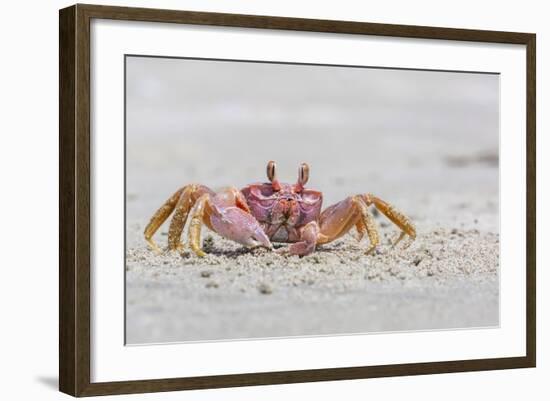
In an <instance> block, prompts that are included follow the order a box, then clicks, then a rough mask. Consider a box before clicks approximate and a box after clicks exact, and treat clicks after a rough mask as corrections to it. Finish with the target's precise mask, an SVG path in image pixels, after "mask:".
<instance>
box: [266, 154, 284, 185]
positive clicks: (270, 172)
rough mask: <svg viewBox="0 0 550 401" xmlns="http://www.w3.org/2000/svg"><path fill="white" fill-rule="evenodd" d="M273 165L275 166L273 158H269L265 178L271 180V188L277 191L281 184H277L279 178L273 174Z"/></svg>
mask: <svg viewBox="0 0 550 401" xmlns="http://www.w3.org/2000/svg"><path fill="white" fill-rule="evenodd" d="M275 167H276V164H275V162H274V161H273V160H270V161H269V163H267V179H268V180H269V181H270V182H271V185H272V186H273V189H274V190H275V191H279V190H280V189H281V184H279V180H277V175H276V174H275Z"/></svg>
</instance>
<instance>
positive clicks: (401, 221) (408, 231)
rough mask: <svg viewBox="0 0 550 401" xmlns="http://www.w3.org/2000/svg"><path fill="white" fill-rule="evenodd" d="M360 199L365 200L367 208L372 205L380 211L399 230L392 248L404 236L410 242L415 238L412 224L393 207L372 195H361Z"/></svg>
mask: <svg viewBox="0 0 550 401" xmlns="http://www.w3.org/2000/svg"><path fill="white" fill-rule="evenodd" d="M361 197H362V198H363V199H364V200H365V203H366V204H367V206H370V205H372V204H374V206H375V207H376V208H377V209H378V210H380V212H382V213H383V214H384V216H386V217H387V218H388V219H390V220H391V221H392V222H393V223H394V224H395V225H396V226H397V227H399V228H400V229H401V233H400V234H399V237H398V238H397V240H396V241H395V242H394V243H393V246H396V245H397V244H398V243H399V242H400V241H401V240H402V239H403V238H404V237H405V235H408V236H409V237H410V238H411V239H412V240H414V239H415V238H416V228H415V227H414V224H413V223H412V222H411V220H410V219H409V218H408V217H407V216H405V215H404V214H403V213H402V212H400V211H399V210H397V209H396V208H395V207H394V206H392V205H390V204H389V203H388V202H386V201H383V200H382V199H380V198H378V197H376V196H374V195H372V194H365V195H361ZM409 245H410V244H409Z"/></svg>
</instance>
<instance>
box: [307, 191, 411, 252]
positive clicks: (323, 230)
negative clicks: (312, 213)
mask: <svg viewBox="0 0 550 401" xmlns="http://www.w3.org/2000/svg"><path fill="white" fill-rule="evenodd" d="M372 204H374V205H375V207H376V208H377V209H378V210H380V212H382V213H383V214H384V215H385V216H386V217H388V218H389V219H390V220H391V221H392V222H394V223H395V224H396V225H397V226H398V227H399V228H400V229H401V230H402V233H401V235H400V237H399V238H398V240H397V241H396V242H395V243H394V245H395V244H396V243H397V242H399V241H400V240H401V239H402V238H403V237H404V236H405V235H409V236H410V237H411V238H412V239H414V238H416V230H415V228H414V225H413V224H412V223H411V221H410V220H409V219H408V218H407V217H406V216H405V215H404V214H403V213H401V212H399V211H398V210H397V209H395V208H394V207H393V206H391V205H390V204H388V203H387V202H385V201H383V200H381V199H380V198H377V197H375V196H373V195H370V194H367V195H355V196H350V197H349V198H346V199H344V200H343V201H341V202H338V203H336V204H334V205H332V206H329V207H328V208H327V209H326V210H325V211H323V213H321V216H320V233H319V237H318V241H317V243H318V244H324V243H328V242H331V241H334V240H335V239H337V238H340V237H341V236H342V235H344V234H345V233H347V232H348V231H349V230H351V229H352V228H353V227H355V228H356V229H357V232H358V240H361V239H362V238H363V236H364V235H365V234H366V235H367V236H368V238H369V241H370V247H369V248H368V250H367V253H371V252H372V251H374V250H375V249H376V247H377V246H378V244H379V243H380V236H379V234H378V228H377V225H376V221H375V219H374V217H373V215H372V214H371V213H370V211H369V210H368V206H370V205H372Z"/></svg>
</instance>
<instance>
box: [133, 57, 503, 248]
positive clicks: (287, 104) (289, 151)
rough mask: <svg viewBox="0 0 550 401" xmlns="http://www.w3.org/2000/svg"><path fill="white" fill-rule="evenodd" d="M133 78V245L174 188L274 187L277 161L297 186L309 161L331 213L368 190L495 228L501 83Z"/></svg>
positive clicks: (138, 71) (306, 70) (198, 65)
mask: <svg viewBox="0 0 550 401" xmlns="http://www.w3.org/2000/svg"><path fill="white" fill-rule="evenodd" d="M126 77H127V82H126V91H127V92H126V113H127V132H126V151H127V154H126V157H127V158H126V163H127V188H126V194H127V218H128V219H127V228H128V229H129V235H128V240H129V245H130V246H132V245H135V244H137V243H136V241H139V242H138V243H139V244H141V238H140V237H141V236H140V235H138V237H137V238H136V237H135V236H134V235H132V233H133V232H141V229H142V227H143V225H144V224H145V223H146V222H147V221H148V219H149V217H150V216H151V214H152V213H153V212H154V210H155V209H156V208H157V207H158V206H160V205H161V203H162V202H164V200H165V199H166V198H167V197H168V196H169V195H170V194H172V193H173V192H174V191H175V190H176V189H177V188H179V187H181V186H183V185H185V184H188V183H194V182H198V183H202V184H205V185H208V186H210V187H211V188H213V189H216V188H220V187H223V186H229V185H234V186H237V187H242V186H244V185H246V184H247V183H251V182H257V181H264V180H265V165H266V163H267V161H268V160H275V161H277V163H278V173H279V177H280V179H282V180H284V181H290V182H294V181H295V180H296V177H297V169H298V165H299V164H300V163H301V162H303V161H305V162H308V163H309V164H310V166H311V174H310V182H309V185H308V186H309V187H313V188H316V189H319V190H322V191H323V192H324V195H325V205H329V204H331V203H333V202H336V201H338V200H341V199H343V198H345V197H346V196H348V195H351V194H355V193H362V192H363V193H364V192H372V193H375V194H377V195H379V196H380V197H382V198H384V199H386V200H388V201H390V202H392V203H394V204H396V205H397V206H399V207H400V208H401V209H403V210H405V211H406V212H407V213H408V214H409V215H411V216H412V217H414V218H415V219H416V220H417V221H422V220H423V219H432V220H436V222H438V223H440V224H446V223H448V221H447V220H449V219H452V220H453V222H454V223H456V220H457V219H460V218H461V216H462V217H464V222H463V223H462V224H463V225H464V224H466V225H467V224H468V223H470V222H471V221H472V220H473V219H477V217H474V216H479V215H480V214H481V213H482V212H487V211H490V212H491V214H490V216H492V217H489V218H485V219H483V221H482V222H479V223H480V224H482V225H485V226H486V228H488V229H492V230H498V213H497V212H498V177H499V176H498V146H499V139H498V138H499V118H498V117H499V76H498V75H496V74H484V73H460V72H439V71H412V70H395V69H376V68H365V67H359V68H353V67H341V66H337V67H335V66H319V65H314V66H312V65H291V64H277V63H264V62H261V63H255V62H241V61H211V60H196V59H174V58H151V57H136V56H129V57H127V58H126ZM480 209H481V210H480ZM485 209H489V210H485ZM450 210H458V211H459V213H450ZM461 211H463V212H461ZM470 217H471V218H470ZM132 224H133V226H132Z"/></svg>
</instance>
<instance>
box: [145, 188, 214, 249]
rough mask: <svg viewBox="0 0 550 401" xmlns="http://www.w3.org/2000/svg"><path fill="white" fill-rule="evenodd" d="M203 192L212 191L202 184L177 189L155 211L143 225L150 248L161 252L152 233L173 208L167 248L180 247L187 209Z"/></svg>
mask: <svg viewBox="0 0 550 401" xmlns="http://www.w3.org/2000/svg"><path fill="white" fill-rule="evenodd" d="M204 193H212V191H211V190H210V189H209V188H208V187H205V186H204V185H198V184H191V185H186V186H185V187H183V188H180V189H178V190H177V191H176V192H175V193H174V194H173V195H172V196H170V198H168V200H167V201H166V202H164V204H163V205H162V206H161V207H160V208H159V209H158V210H157V211H156V212H155V214H154V215H153V217H151V220H150V221H149V223H148V224H147V226H146V227H145V231H144V236H145V240H146V241H147V242H148V243H149V245H150V246H151V248H152V249H153V250H154V251H156V252H157V253H161V249H160V248H159V246H158V245H157V244H156V242H155V241H154V240H153V235H155V233H156V232H157V230H158V229H159V227H160V226H161V225H162V223H164V222H165V221H166V219H167V218H168V217H169V216H170V214H172V212H173V211H174V210H175V213H174V217H173V218H172V221H171V222H170V228H169V229H168V249H170V250H176V249H181V247H182V246H183V244H181V243H180V238H181V232H182V230H183V227H184V226H185V222H186V220H187V215H188V214H189V210H190V209H191V207H193V204H194V203H195V202H196V200H197V199H198V197H199V196H201V195H202V194H204Z"/></svg>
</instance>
